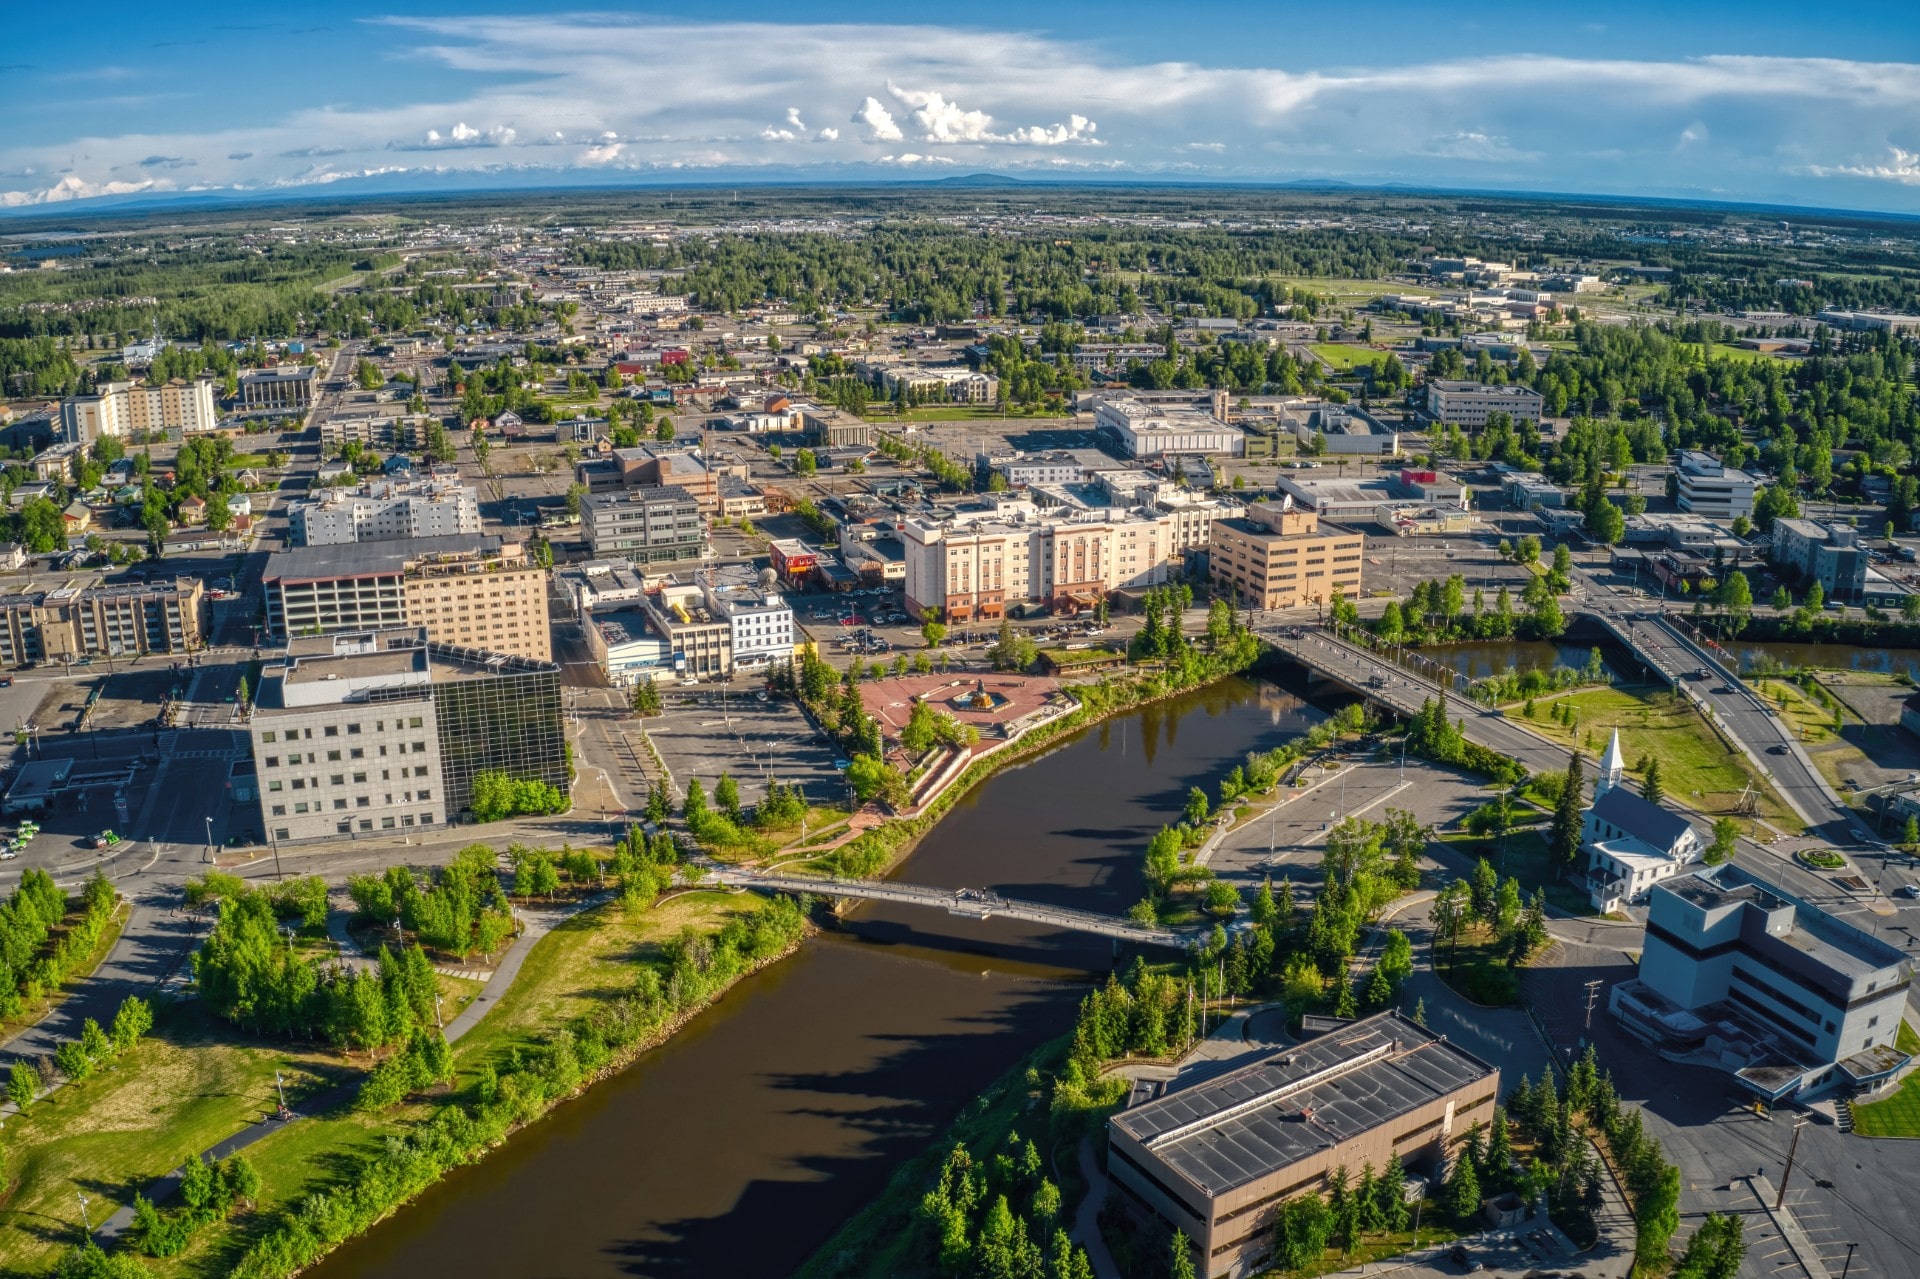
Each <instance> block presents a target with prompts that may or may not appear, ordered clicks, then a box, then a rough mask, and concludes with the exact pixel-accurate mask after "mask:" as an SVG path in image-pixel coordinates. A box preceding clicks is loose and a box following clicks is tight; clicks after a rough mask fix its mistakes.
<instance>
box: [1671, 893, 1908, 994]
mask: <svg viewBox="0 0 1920 1279" xmlns="http://www.w3.org/2000/svg"><path fill="white" fill-rule="evenodd" d="M1661 890H1664V891H1666V892H1670V893H1673V894H1674V895H1675V896H1677V897H1679V898H1680V899H1681V900H1683V901H1686V902H1690V903H1692V904H1693V905H1695V906H1698V907H1700V908H1701V909H1703V910H1712V909H1714V908H1716V907H1720V906H1726V905H1735V904H1744V905H1750V906H1753V907H1754V908H1755V909H1756V910H1761V911H1769V912H1771V911H1776V910H1779V909H1781V908H1782V907H1786V908H1790V909H1791V910H1792V911H1793V925H1792V927H1791V928H1789V929H1788V930H1787V931H1786V932H1784V933H1766V934H1760V933H1758V932H1756V931H1752V930H1749V928H1748V927H1747V926H1746V923H1745V921H1743V923H1742V927H1741V930H1740V935H1741V940H1742V942H1743V943H1744V944H1747V945H1749V946H1752V945H1756V944H1764V943H1762V936H1764V937H1765V938H1766V940H1767V941H1769V942H1771V943H1773V944H1777V945H1782V946H1788V947H1791V948H1792V949H1794V950H1796V951H1799V952H1801V953H1802V954H1804V955H1806V956H1807V957H1808V958H1810V959H1812V960H1814V961H1815V962H1816V963H1819V964H1820V965H1822V966H1823V967H1825V968H1827V969H1829V970H1831V971H1832V972H1835V973H1838V974H1841V975H1842V976H1845V977H1850V978H1851V977H1870V976H1872V975H1873V974H1875V973H1879V972H1883V971H1885V970H1887V969H1890V968H1897V967H1900V966H1902V965H1904V964H1905V963H1906V962H1907V956H1906V953H1905V952H1904V951H1902V950H1900V949H1899V948H1897V947H1895V946H1892V945H1890V944H1888V943H1887V942H1884V941H1881V940H1880V939H1879V938H1878V937H1875V936H1873V935H1872V934H1871V933H1867V932H1863V931H1861V930H1860V929H1858V928H1855V927H1854V926H1853V925H1852V924H1849V923H1846V922H1844V921H1842V920H1839V919H1836V918H1834V917H1833V916H1832V915H1830V914H1828V913H1827V912H1826V911H1824V910H1821V909H1820V908H1819V907H1817V906H1814V905H1811V904H1809V903H1808V902H1805V901H1802V900H1801V899H1800V898H1798V897H1795V896H1794V895H1793V894H1792V893H1789V892H1787V891H1786V890H1785V889H1783V888H1781V887H1779V886H1778V885H1776V884H1773V883H1771V882H1769V881H1767V880H1764V879H1761V878H1760V877H1759V876H1757V875H1755V874H1753V873H1752V872H1750V871H1746V870H1743V869H1741V868H1740V867H1738V866H1734V865H1725V866H1716V867H1714V868H1712V869H1711V870H1703V871H1700V872H1698V873H1696V874H1692V875H1682V876H1679V877H1677V878H1675V879H1670V880H1667V881H1666V882H1665V883H1662V884H1660V885H1658V887H1657V888H1656V890H1655V891H1661Z"/></svg>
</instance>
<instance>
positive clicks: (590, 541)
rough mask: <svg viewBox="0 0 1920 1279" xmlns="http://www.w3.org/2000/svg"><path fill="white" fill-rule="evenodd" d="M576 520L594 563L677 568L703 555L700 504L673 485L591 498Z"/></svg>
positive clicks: (704, 538)
mask: <svg viewBox="0 0 1920 1279" xmlns="http://www.w3.org/2000/svg"><path fill="white" fill-rule="evenodd" d="M580 522H581V525H582V528H583V530H584V531H585V533H586V537H587V547H588V549H589V550H590V551H591V552H592V554H593V558H595V559H623V560H631V561H633V562H634V563H635V564H679V563H684V562H686V561H688V560H697V559H700V558H702V557H703V556H705V555H706V553H707V531H706V522H705V520H703V519H702V518H701V515H700V505H699V503H698V502H697V501H696V500H695V499H694V496H693V494H691V493H689V492H688V491H687V490H686V489H683V488H680V487H678V486H677V485H671V484H669V485H661V486H657V487H652V488H633V489H624V490H621V491H618V492H611V493H594V494H589V495H588V496H587V497H586V499H585V500H583V501H582V502H581V503H580Z"/></svg>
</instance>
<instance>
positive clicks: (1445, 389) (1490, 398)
mask: <svg viewBox="0 0 1920 1279" xmlns="http://www.w3.org/2000/svg"><path fill="white" fill-rule="evenodd" d="M1545 406H1546V400H1545V398H1544V397H1542V396H1541V394H1540V392H1538V391H1536V390H1534V389H1533V388H1532V387H1530V386H1513V385H1509V386H1485V385H1482V384H1481V383H1479V382H1448V381H1437V382H1429V383H1427V412H1429V413H1431V414H1433V416H1434V420H1436V421H1440V422H1445V423H1447V424H1448V425H1450V426H1485V425H1486V424H1487V419H1489V418H1491V417H1492V416H1493V415H1494V414H1495V413H1505V414H1506V415H1507V416H1508V417H1510V418H1512V419H1513V420H1514V421H1515V422H1538V421H1539V420H1540V415H1541V413H1542V412H1543V411H1544V409H1545Z"/></svg>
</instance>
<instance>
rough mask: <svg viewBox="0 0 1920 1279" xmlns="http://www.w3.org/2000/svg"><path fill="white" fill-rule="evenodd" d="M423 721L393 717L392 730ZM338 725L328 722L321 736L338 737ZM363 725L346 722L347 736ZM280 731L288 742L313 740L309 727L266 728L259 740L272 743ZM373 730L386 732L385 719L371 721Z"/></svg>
mask: <svg viewBox="0 0 1920 1279" xmlns="http://www.w3.org/2000/svg"><path fill="white" fill-rule="evenodd" d="M425 723H426V721H425V720H424V719H423V718H422V717H421V716H419V715H409V716H407V717H405V718H404V719H395V720H394V721H393V731H394V732H396V733H398V732H400V731H402V730H403V729H408V728H422V727H424V726H425ZM340 727H341V726H340V725H338V724H328V725H326V726H324V727H323V728H322V729H321V731H320V735H321V736H322V737H338V736H340ZM365 727H366V726H365V725H363V724H360V723H357V722H356V723H352V724H348V725H347V726H346V729H347V736H349V737H354V736H357V735H358V734H360V733H361V732H363V731H364V730H365ZM281 731H284V732H285V734H286V738H285V740H287V741H289V742H292V741H307V742H310V741H312V740H313V730H312V729H311V728H289V729H285V730H275V729H267V730H266V731H265V732H263V733H261V734H260V740H261V741H263V742H265V743H267V744H268V745H272V744H273V743H275V742H277V741H280V740H281V737H280V732H281ZM373 731H374V732H376V733H384V732H386V731H387V721H385V720H384V719H377V720H375V721H373ZM334 758H335V759H338V758H339V756H337V755H336V756H334ZM295 762H296V763H297V762H298V760H296V761H295Z"/></svg>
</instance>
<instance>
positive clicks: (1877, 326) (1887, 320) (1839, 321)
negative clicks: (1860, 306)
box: [1814, 310, 1920, 333]
mask: <svg viewBox="0 0 1920 1279" xmlns="http://www.w3.org/2000/svg"><path fill="white" fill-rule="evenodd" d="M1814 318H1815V319H1816V320H1818V321H1819V322H1820V323H1822V324H1828V325H1832V326H1833V327H1834V328H1836V329H1846V330H1847V331H1848V332H1851V333H1871V332H1880V333H1920V315H1895V314H1892V313H1890V312H1886V311H1839V310H1833V311H1822V312H1820V314H1818V315H1816V316H1815V317H1814Z"/></svg>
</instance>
